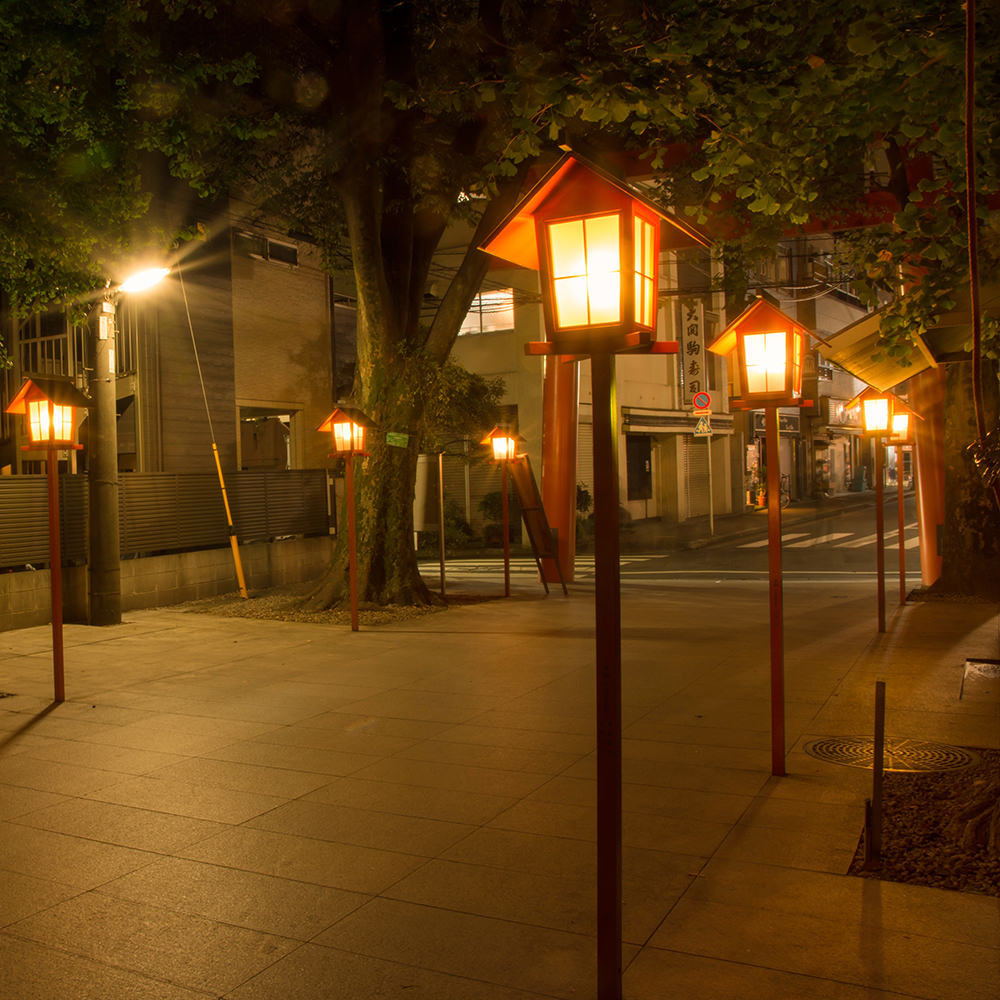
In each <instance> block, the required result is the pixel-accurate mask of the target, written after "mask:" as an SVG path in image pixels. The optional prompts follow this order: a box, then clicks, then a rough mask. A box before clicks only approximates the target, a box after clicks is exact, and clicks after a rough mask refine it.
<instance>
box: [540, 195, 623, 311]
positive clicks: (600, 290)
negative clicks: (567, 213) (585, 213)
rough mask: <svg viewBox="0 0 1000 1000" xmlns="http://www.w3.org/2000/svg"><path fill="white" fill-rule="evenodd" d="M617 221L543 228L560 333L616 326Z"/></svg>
mask: <svg viewBox="0 0 1000 1000" xmlns="http://www.w3.org/2000/svg"><path fill="white" fill-rule="evenodd" d="M620 226H621V216H620V215H619V214H618V213H614V214H612V215H595V216H591V217H589V218H585V219H570V220H569V221H566V222H550V223H549V224H548V233H549V252H550V259H551V264H552V285H553V292H554V307H555V323H556V326H557V327H559V328H560V329H567V328H569V327H577V326H601V325H605V324H612V323H620V322H621V318H622V280H621V279H622V262H621V257H620V252H619V246H620V239H619V230H620Z"/></svg>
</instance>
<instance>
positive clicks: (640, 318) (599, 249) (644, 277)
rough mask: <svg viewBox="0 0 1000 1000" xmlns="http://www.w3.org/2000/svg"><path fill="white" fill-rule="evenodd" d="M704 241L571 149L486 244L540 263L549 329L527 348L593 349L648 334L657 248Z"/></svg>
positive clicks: (643, 341) (644, 339) (629, 345)
mask: <svg viewBox="0 0 1000 1000" xmlns="http://www.w3.org/2000/svg"><path fill="white" fill-rule="evenodd" d="M707 245H708V241H707V240H706V239H705V238H704V237H703V236H701V235H700V234H698V233H696V232H695V231H694V230H693V229H691V228H690V227H688V226H685V225H684V224H683V223H682V222H680V221H679V220H677V219H676V218H674V217H673V216H671V215H670V214H669V213H667V212H664V211H663V209H661V208H659V207H658V206H656V205H655V204H653V203H652V202H651V201H648V200H647V199H645V198H643V197H642V196H640V195H638V194H637V193H636V192H634V191H633V190H631V189H630V188H629V187H628V186H627V185H626V184H624V182H622V181H620V180H618V179H617V178H615V177H614V176H612V175H611V174H608V173H606V172H605V171H603V170H601V169H600V168H599V167H597V166H595V165H593V164H585V163H583V162H582V161H581V160H580V159H578V158H577V157H575V156H569V155H567V156H565V157H563V158H562V159H561V160H560V161H559V162H558V163H557V164H556V165H555V166H554V167H553V168H552V169H551V170H550V171H549V172H548V173H547V174H546V175H545V176H544V177H543V178H542V179H541V180H540V181H539V182H538V183H537V184H536V185H535V186H534V187H533V188H532V189H531V191H529V193H528V194H527V195H526V196H525V198H524V199H523V200H522V201H521V202H520V203H519V204H518V206H517V207H516V208H515V209H514V211H513V213H512V214H511V215H510V216H508V217H507V219H506V220H505V221H504V222H503V223H502V224H501V225H500V226H499V227H498V228H497V229H496V230H495V231H494V232H493V234H492V235H491V236H490V237H489V238H488V239H487V240H486V241H485V242H484V243H483V245H482V249H483V250H485V251H486V252H487V253H490V254H493V255H494V256H495V257H501V258H503V259H504V260H508V261H511V262H512V263H514V264H517V265H519V266H521V267H529V268H532V269H534V270H537V271H539V272H540V275H541V282H542V303H543V308H544V312H545V329H546V333H547V337H548V339H547V341H545V342H544V343H543V344H540V345H529V349H530V353H534V354H591V353H593V352H594V351H595V350H596V351H619V350H629V349H634V348H637V347H643V346H646V345H649V344H651V343H652V342H653V339H654V336H655V333H656V293H657V288H658V284H659V271H658V268H659V256H660V251H661V250H668V249H669V250H677V249H682V248H687V247H693V246H707Z"/></svg>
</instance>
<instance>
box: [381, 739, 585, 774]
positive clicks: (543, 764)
mask: <svg viewBox="0 0 1000 1000" xmlns="http://www.w3.org/2000/svg"><path fill="white" fill-rule="evenodd" d="M396 757H398V758H404V759H408V760H422V761H433V762H436V763H440V764H464V765H470V766H472V767H486V768H496V769H498V770H503V771H528V772H530V773H533V774H558V773H559V772H561V771H564V770H565V769H566V768H567V767H569V766H570V765H571V764H573V763H574V762H575V761H577V760H578V759H579V755H578V754H569V753H557V752H556V751H552V750H526V749H521V748H516V747H494V746H488V745H483V744H468V743H454V742H452V743H449V742H446V741H443V740H425V741H424V742H422V743H417V744H415V745H413V746H411V747H407V748H406V749H403V750H399V751H398V752H397V753H396Z"/></svg>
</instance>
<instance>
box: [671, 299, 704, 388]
mask: <svg viewBox="0 0 1000 1000" xmlns="http://www.w3.org/2000/svg"><path fill="white" fill-rule="evenodd" d="M677 310H678V334H677V339H678V341H680V345H681V346H680V353H679V359H680V360H679V363H680V367H681V385H682V387H683V393H684V398H683V405H684V406H685V407H689V406H692V405H693V400H694V396H695V394H696V393H699V392H702V391H703V390H706V389H708V361H707V359H706V358H705V307H704V304H703V303H702V302H701V300H700V299H684V300H683V301H682V302H680V303H678V305H677Z"/></svg>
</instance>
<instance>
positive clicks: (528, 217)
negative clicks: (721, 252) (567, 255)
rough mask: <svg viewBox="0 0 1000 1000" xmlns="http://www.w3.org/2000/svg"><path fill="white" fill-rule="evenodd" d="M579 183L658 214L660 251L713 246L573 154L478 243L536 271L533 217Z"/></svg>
mask: <svg viewBox="0 0 1000 1000" xmlns="http://www.w3.org/2000/svg"><path fill="white" fill-rule="evenodd" d="M579 182H583V183H585V184H586V185H587V186H588V189H589V190H591V191H592V190H593V187H594V185H595V184H597V185H598V186H599V187H601V188H603V190H604V191H605V192H606V193H607V194H608V195H610V196H612V197H613V198H614V199H615V200H617V201H619V202H622V201H624V199H629V200H630V201H632V202H636V203H638V204H639V205H642V206H643V207H644V208H645V209H646V210H647V211H649V212H650V213H652V214H653V215H655V216H657V217H658V218H659V219H660V220H661V233H660V249H661V250H684V249H688V248H690V247H696V246H703V247H708V246H711V245H712V241H711V240H710V239H709V238H708V237H707V236H705V235H704V234H703V233H701V232H699V231H698V230H697V229H695V228H694V227H693V226H691V225H688V224H687V223H686V222H682V221H681V220H680V219H678V218H677V217H676V216H675V215H673V214H672V213H671V212H668V211H666V210H664V209H663V208H661V207H660V206H659V205H657V204H656V203H655V202H653V201H650V200H649V199H648V198H646V197H644V196H643V195H641V194H639V193H638V192H637V191H636V190H635V189H634V188H632V187H631V186H630V185H629V184H627V183H626V182H625V181H623V180H621V179H620V178H618V177H615V176H614V174H610V173H608V172H607V171H606V170H604V169H602V168H601V167H599V166H598V165H597V164H596V163H592V162H590V161H588V160H584V159H582V158H581V157H580V156H578V155H577V154H575V153H566V154H565V155H563V156H562V157H560V159H559V160H558V161H557V162H556V163H555V164H554V165H553V166H552V167H551V168H550V169H549V170H548V171H547V172H546V173H545V174H544V175H543V176H542V178H541V179H540V180H539V181H538V182H537V183H536V184H535V185H534V187H532V188H531V190H530V191H528V193H527V194H526V195H525V196H524V197H523V198H522V199H521V200H520V201H519V202H518V203H517V205H515V206H514V209H513V210H512V211H511V212H510V213H509V214H508V215H507V217H506V218H505V219H504V220H503V221H502V222H501V223H500V224H499V225H498V226H497V227H496V229H494V230H493V232H492V233H491V234H490V235H489V236H488V237H487V238H486V240H485V241H484V242H483V243H481V244H480V247H479V249H480V250H483V251H485V252H486V253H489V254H492V255H493V256H494V257H500V258H502V259H503V260H507V261H510V262H511V263H512V264H516V265H518V266H519V267H527V268H531V269H532V270H535V271H537V270H539V262H538V243H537V241H536V239H535V216H536V215H543V214H544V211H545V207H546V205H547V203H549V202H550V200H551V198H552V197H553V194H554V193H555V192H556V191H557V190H561V189H562V188H564V187H566V186H569V185H572V184H575V183H579Z"/></svg>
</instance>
